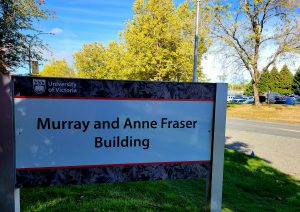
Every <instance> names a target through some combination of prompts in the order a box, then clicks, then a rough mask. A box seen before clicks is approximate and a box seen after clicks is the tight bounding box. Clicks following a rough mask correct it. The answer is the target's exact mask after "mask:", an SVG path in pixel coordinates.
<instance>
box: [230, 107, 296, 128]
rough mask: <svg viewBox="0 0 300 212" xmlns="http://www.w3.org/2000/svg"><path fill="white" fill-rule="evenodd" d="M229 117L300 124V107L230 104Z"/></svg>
mask: <svg viewBox="0 0 300 212" xmlns="http://www.w3.org/2000/svg"><path fill="white" fill-rule="evenodd" d="M227 117H237V118H245V119H257V120H265V121H275V122H283V123H291V124H300V105H294V106H290V105H275V104H272V105H262V106H260V107H255V106H254V105H249V104H228V109H227Z"/></svg>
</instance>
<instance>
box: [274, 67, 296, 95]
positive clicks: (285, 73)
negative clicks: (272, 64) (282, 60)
mask: <svg viewBox="0 0 300 212" xmlns="http://www.w3.org/2000/svg"><path fill="white" fill-rule="evenodd" d="M293 78H294V77H293V74H292V73H291V71H290V70H289V68H288V67H287V65H284V66H283V67H282V69H281V71H280V72H279V86H278V91H279V93H281V94H291V93H292V83H293Z"/></svg>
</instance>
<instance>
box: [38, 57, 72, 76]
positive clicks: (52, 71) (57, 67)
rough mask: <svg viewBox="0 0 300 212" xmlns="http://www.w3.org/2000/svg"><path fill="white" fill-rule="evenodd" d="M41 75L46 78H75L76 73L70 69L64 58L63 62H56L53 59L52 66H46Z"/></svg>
mask: <svg viewBox="0 0 300 212" xmlns="http://www.w3.org/2000/svg"><path fill="white" fill-rule="evenodd" d="M39 75H40V76H46V77H75V72H74V70H73V69H72V68H70V67H69V65H68V63H67V61H66V60H65V59H64V58H63V59H61V60H55V59H54V58H53V59H52V60H51V63H50V64H46V65H45V67H44V69H43V70H42V71H41V72H40V73H39Z"/></svg>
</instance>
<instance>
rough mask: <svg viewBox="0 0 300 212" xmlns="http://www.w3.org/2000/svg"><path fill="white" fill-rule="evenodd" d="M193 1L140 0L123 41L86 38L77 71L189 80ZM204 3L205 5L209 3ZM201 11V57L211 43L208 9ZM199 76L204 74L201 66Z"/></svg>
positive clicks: (76, 62) (77, 57) (85, 74)
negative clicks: (88, 42) (98, 41)
mask: <svg viewBox="0 0 300 212" xmlns="http://www.w3.org/2000/svg"><path fill="white" fill-rule="evenodd" d="M191 4H192V3H191V2H188V1H187V2H185V3H182V4H180V5H179V6H178V8H175V6H174V4H173V2H172V0H147V1H143V0H136V1H135V2H134V5H133V12H134V16H133V19H132V20H130V21H128V22H127V24H126V28H125V30H124V31H123V32H121V42H120V43H117V42H115V41H111V42H110V44H109V45H108V46H104V45H103V44H102V43H93V44H85V45H84V46H83V48H82V50H80V51H79V52H76V53H74V55H73V56H74V66H75V68H76V69H77V71H78V76H80V77H91V78H118V79H139V80H166V81H191V80H192V72H193V48H194V32H195V31H194V30H195V23H194V22H195V21H194V17H195V10H194V9H192V7H191ZM202 4H203V5H202V6H203V7H202V8H204V4H205V3H202ZM202 10H203V9H202ZM202 16H203V17H202V19H201V21H202V23H203V25H202V27H201V29H202V30H201V33H200V42H199V48H198V52H199V58H201V56H202V55H203V54H204V53H205V52H206V48H207V45H208V44H209V41H208V40H207V39H206V38H207V33H208V24H205V23H207V22H208V20H209V15H208V13H207V12H204V10H203V11H202ZM198 61H200V60H198ZM198 67H200V62H198ZM198 78H200V79H204V76H203V74H202V70H201V69H200V68H198Z"/></svg>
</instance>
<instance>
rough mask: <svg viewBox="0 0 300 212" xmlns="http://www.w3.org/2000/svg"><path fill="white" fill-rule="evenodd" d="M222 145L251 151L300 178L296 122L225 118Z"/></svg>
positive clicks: (299, 147) (299, 137)
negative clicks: (224, 136)
mask: <svg viewBox="0 0 300 212" xmlns="http://www.w3.org/2000/svg"><path fill="white" fill-rule="evenodd" d="M226 146H227V147H229V148H232V149H236V150H238V151H240V152H244V153H246V154H250V153H251V152H252V151H253V152H254V154H255V155H256V156H258V157H260V158H262V159H264V160H265V161H266V162H268V163H270V164H271V165H272V166H274V167H276V168H277V169H279V170H281V171H283V172H285V173H287V174H289V175H292V176H294V177H295V178H297V179H298V180H300V125H294V124H281V123H271V122H264V121H255V120H246V119H238V118H227V127H226Z"/></svg>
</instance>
